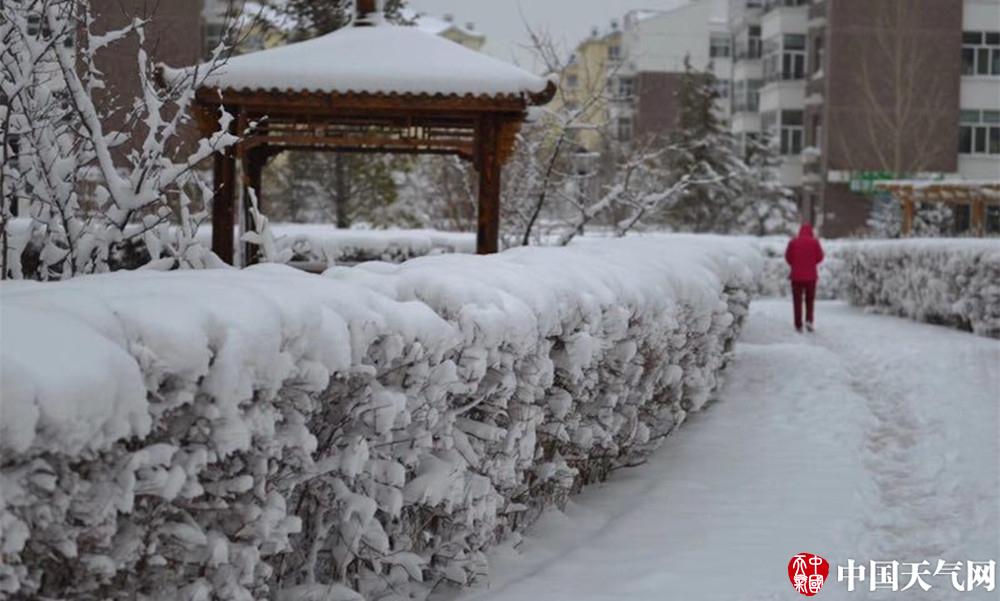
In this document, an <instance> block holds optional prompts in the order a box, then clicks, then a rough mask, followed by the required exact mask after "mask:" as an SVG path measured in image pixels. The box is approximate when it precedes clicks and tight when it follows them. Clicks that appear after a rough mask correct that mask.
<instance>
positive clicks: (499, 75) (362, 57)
mask: <svg viewBox="0 0 1000 601" xmlns="http://www.w3.org/2000/svg"><path fill="white" fill-rule="evenodd" d="M184 73H185V70H179V69H170V68H165V69H164V72H163V75H164V78H165V80H166V81H168V82H169V81H171V80H174V79H176V78H178V77H180V76H181V75H183V74H184ZM203 85H204V86H207V87H214V88H220V89H233V90H260V91H278V92H288V91H291V92H318V93H339V94H349V93H356V94H361V93H367V94H390V95H391V94H401V95H405V94H414V95H435V96H436V95H444V96H449V95H456V96H470V95H471V96H531V95H536V94H541V93H543V92H544V91H545V90H546V88H547V87H548V86H549V85H550V82H549V80H548V79H545V78H543V77H539V76H537V75H534V74H533V73H530V72H528V71H525V70H523V69H520V68H518V67H515V66H514V65H511V64H508V63H505V62H503V61H500V60H497V59H495V58H492V57H490V56H487V55H484V54H481V53H479V52H476V51H474V50H470V49H468V48H465V47H464V46H462V45H460V44H456V43H454V42H452V41H449V40H447V39H444V38H442V37H439V36H437V35H435V34H433V33H430V32H428V31H425V30H424V29H422V28H420V27H401V26H396V25H388V24H379V25H377V26H374V27H345V28H343V29H340V30H337V31H335V32H333V33H330V34H327V35H324V36H320V37H317V38H314V39H312V40H307V41H304V42H298V43H295V44H288V45H286V46H279V47H276V48H270V49H267V50H261V51H259V52H253V53H250V54H244V55H242V56H237V57H233V58H232V59H230V60H229V62H228V63H226V64H225V65H224V66H223V67H221V68H220V69H218V70H217V71H216V72H215V73H213V74H212V75H210V76H209V77H208V78H206V81H205V82H204V84H203Z"/></svg>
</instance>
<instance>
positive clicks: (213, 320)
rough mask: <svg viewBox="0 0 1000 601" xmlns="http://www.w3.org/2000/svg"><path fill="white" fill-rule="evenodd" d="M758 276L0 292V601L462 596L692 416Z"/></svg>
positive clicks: (719, 270) (643, 252)
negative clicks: (500, 547)
mask: <svg viewBox="0 0 1000 601" xmlns="http://www.w3.org/2000/svg"><path fill="white" fill-rule="evenodd" d="M759 263H760V257H759V255H758V254H757V253H756V252H755V250H754V249H753V248H752V247H751V246H749V245H747V244H745V243H742V242H739V241H735V240H726V239H722V238H715V237H684V236H677V237H668V238H662V237H661V238H657V239H645V240H644V239H636V240H623V241H615V242H608V243H606V244H601V245H580V246H579V247H574V248H565V249H519V250H516V251H511V252H507V253H504V254H502V255H498V256H493V257H488V258H483V257H474V256H437V257H426V258H423V259H418V260H414V261H410V262H408V263H406V264H403V265H389V264H384V263H372V264H365V265H362V266H360V267H357V268H336V269H333V270H331V271H330V272H329V273H328V274H327V277H319V276H310V275H306V274H302V273H300V272H297V271H295V270H292V269H290V268H286V267H279V266H259V267H256V268H252V269H248V270H244V271H235V270H215V271H211V272H171V273H152V272H137V273H119V274H113V275H105V276H93V277H84V278H78V279H75V280H72V281H69V282H66V283H59V284H37V283H31V282H16V283H5V284H4V285H3V287H0V301H2V308H3V310H2V311H0V318H2V320H3V321H2V328H3V336H2V341H3V345H2V354H0V368H2V370H3V371H2V381H3V385H4V389H3V397H2V399H3V400H2V405H0V411H2V413H3V420H2V423H3V431H2V432H0V434H2V443H0V453H2V465H3V466H4V467H3V469H2V472H0V478H2V481H0V507H2V511H0V526H2V527H0V597H3V596H4V595H7V594H10V593H14V592H18V593H20V594H21V595H27V596H50V597H60V598H65V597H80V596H93V597H100V598H129V599H131V598H136V597H137V596H143V597H144V598H148V599H171V600H201V599H205V600H207V599H210V598H213V599H234V600H236V599H239V600H244V599H246V600H249V599H253V598H263V597H267V596H268V595H273V596H274V598H281V599H324V600H326V599H330V598H333V599H355V598H357V595H356V593H360V594H363V595H365V596H366V597H367V598H379V599H404V598H407V599H409V598H411V597H409V596H408V595H410V594H413V595H416V596H418V597H419V596H422V595H423V594H425V593H426V592H428V591H430V590H431V589H433V588H434V587H435V586H436V585H438V584H440V583H441V582H454V583H465V582H467V581H468V580H469V579H470V578H473V577H475V576H476V575H478V574H481V573H482V572H483V571H484V570H485V566H484V555H483V550H484V549H486V548H487V547H489V546H490V545H491V544H493V543H494V542H495V541H496V539H497V537H498V536H499V535H501V534H502V533H504V532H507V531H510V530H512V529H516V528H518V527H520V526H522V525H524V524H526V523H527V522H529V521H530V520H531V519H532V518H533V516H535V515H537V513H538V512H539V511H540V510H541V508H542V507H544V506H545V505H546V504H551V503H553V502H556V501H559V500H561V499H563V498H564V497H565V496H566V495H567V494H568V493H569V492H571V491H572V490H573V489H575V488H576V487H578V486H579V485H581V484H583V483H585V482H587V481H590V480H593V479H595V478H599V477H601V476H602V475H603V474H604V473H606V472H607V470H609V469H611V468H613V467H615V466H617V465H621V464H622V463H623V462H630V461H634V460H635V459H636V458H638V457H640V456H642V455H644V454H646V453H648V452H649V451H650V450H651V449H652V448H654V447H655V446H656V445H657V443H658V442H659V440H660V439H661V438H662V437H663V436H664V435H665V434H667V433H669V432H670V431H671V430H672V429H673V428H675V427H676V426H677V425H679V424H680V423H681V422H683V421H684V418H685V416H686V415H687V414H688V413H689V412H690V411H695V410H697V409H699V408H700V407H701V406H702V405H703V404H704V403H705V401H706V400H707V399H708V398H709V396H710V395H711V393H712V391H713V389H715V387H716V385H717V374H718V371H719V370H720V369H721V368H722V366H723V365H724V363H725V361H726V360H727V357H728V354H729V351H730V348H731V346H732V343H733V340H734V338H735V336H736V335H737V333H738V331H739V329H740V325H741V324H742V322H743V319H744V316H745V314H746V308H747V304H748V302H749V295H750V291H751V288H752V286H753V277H754V271H755V270H757V269H758V268H759ZM42 574H45V579H44V581H43V580H42Z"/></svg>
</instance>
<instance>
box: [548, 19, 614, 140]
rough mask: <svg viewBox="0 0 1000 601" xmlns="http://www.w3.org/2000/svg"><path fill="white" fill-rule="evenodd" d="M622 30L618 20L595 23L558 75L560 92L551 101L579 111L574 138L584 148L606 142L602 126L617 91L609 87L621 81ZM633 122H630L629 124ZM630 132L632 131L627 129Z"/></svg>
mask: <svg viewBox="0 0 1000 601" xmlns="http://www.w3.org/2000/svg"><path fill="white" fill-rule="evenodd" d="M621 46H622V31H621V27H620V25H619V22H618V21H617V20H615V21H612V22H611V23H610V25H609V27H608V28H607V29H605V30H602V29H601V28H599V27H594V28H593V29H592V30H591V32H590V35H589V36H588V37H587V38H586V39H584V40H583V41H582V42H580V43H579V44H578V45H577V47H576V50H575V51H574V52H573V54H572V55H571V56H570V57H569V60H568V61H567V64H566V66H565V68H564V69H563V71H562V73H561V74H560V78H559V93H558V94H557V95H556V97H555V99H553V101H552V105H551V106H552V108H553V110H558V109H559V108H561V107H565V108H566V109H568V110H571V111H580V116H579V118H578V119H577V123H576V131H575V140H574V141H575V142H576V143H577V144H578V145H579V146H580V149H581V151H587V152H599V151H600V149H601V146H602V144H603V139H602V129H603V128H604V125H605V124H606V123H607V120H608V115H609V109H608V100H609V97H610V96H613V95H615V94H616V92H615V90H613V89H612V90H609V89H608V82H609V81H613V82H614V83H613V86H612V87H614V86H617V85H620V84H621V81H620V80H619V79H617V78H616V76H617V75H618V71H619V70H620V69H621V66H622V51H621V50H622V48H621ZM628 125H629V126H631V123H629V124H628ZM625 133H626V135H628V136H630V135H631V132H630V131H626V132H625Z"/></svg>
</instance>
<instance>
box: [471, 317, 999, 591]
mask: <svg viewBox="0 0 1000 601" xmlns="http://www.w3.org/2000/svg"><path fill="white" fill-rule="evenodd" d="M817 309H818V317H817V319H818V325H819V331H818V332H817V333H816V334H814V335H799V334H795V333H794V332H793V331H792V329H791V325H790V321H791V319H790V315H789V313H790V311H791V309H790V307H788V306H787V305H786V301H777V300H768V301H759V302H755V303H754V305H753V307H752V315H751V319H750V322H749V324H748V327H747V330H746V331H745V333H744V335H743V338H742V340H741V343H740V344H739V345H738V354H737V359H736V361H735V362H734V363H733V364H732V365H731V366H730V368H729V371H728V373H727V376H726V377H727V381H728V382H729V385H728V386H727V387H726V388H725V389H724V390H723V391H722V394H721V400H720V401H719V402H717V403H716V404H715V405H714V406H712V407H710V408H708V409H707V410H706V411H705V412H704V413H702V414H698V415H696V416H694V418H693V419H692V420H691V422H690V423H688V424H686V425H685V427H684V428H681V430H680V431H679V432H678V433H677V434H676V435H675V436H673V437H671V438H670V439H668V441H667V442H666V444H665V445H664V447H663V448H662V449H661V450H660V451H659V452H658V453H657V454H656V455H655V456H654V457H653V458H652V459H651V460H650V461H649V463H648V464H646V465H643V466H640V467H638V468H634V469H631V470H628V471H623V472H619V473H618V474H616V475H615V476H614V477H613V478H612V479H611V481H609V482H608V483H607V484H605V485H602V486H597V487H593V488H591V489H588V490H587V491H585V492H584V493H583V494H582V495H580V496H579V497H577V498H576V499H575V502H574V503H573V504H572V505H571V506H570V507H569V508H568V509H567V511H566V513H565V514H563V513H558V512H551V513H549V514H547V515H546V516H544V517H543V518H542V519H541V520H540V521H539V522H538V523H537V524H536V525H535V526H534V527H533V528H532V529H531V530H529V532H528V533H527V535H526V536H525V537H524V539H523V541H522V543H521V544H520V545H518V546H517V550H516V551H515V550H513V549H512V548H511V545H506V546H503V547H501V548H500V549H499V550H498V551H497V552H496V553H494V554H493V556H492V558H491V564H492V571H493V574H492V577H491V583H490V586H489V588H488V589H479V590H474V591H471V592H468V593H465V594H464V595H460V599H461V601H524V600H529V599H530V600H532V601H598V600H600V601H628V600H635V601H654V600H655V601H661V600H666V601H673V600H676V601H711V600H720V601H721V600H725V601H740V600H746V601H765V600H766V601H776V600H784V599H794V598H801V597H800V596H799V595H798V594H796V593H795V592H794V591H793V590H792V589H791V586H790V584H789V582H788V579H787V576H786V565H787V563H788V561H789V559H790V558H791V556H792V555H794V554H795V553H798V552H811V553H816V554H819V555H822V556H824V557H825V558H826V559H828V560H829V561H830V563H831V566H833V567H832V569H831V578H830V581H828V583H827V585H826V587H825V588H824V590H823V591H822V592H821V593H820V596H819V597H818V598H821V599H855V598H857V599H882V598H886V599H897V598H898V599H933V600H941V599H952V598H955V599H996V597H995V596H994V595H996V594H997V593H996V592H993V593H987V592H984V591H981V590H980V591H977V592H974V593H958V592H956V591H955V590H954V588H953V587H952V585H951V581H950V579H949V577H947V576H937V577H935V576H929V577H925V578H924V580H925V581H926V582H927V583H928V584H930V585H931V586H932V588H931V589H930V591H928V592H926V593H923V592H921V591H918V590H917V591H916V592H915V589H911V590H909V591H906V592H896V593H892V592H885V593H883V592H877V593H871V592H868V586H867V585H868V582H867V581H866V582H865V583H864V584H862V585H859V587H860V588H862V590H860V591H856V592H854V593H848V592H847V588H846V583H838V582H837V581H836V577H835V576H836V571H837V570H836V566H837V565H838V564H839V565H845V564H846V560H847V559H848V558H852V559H855V560H856V561H858V562H863V563H865V564H867V562H868V561H869V560H898V561H900V562H920V561H923V560H927V561H929V562H930V564H931V565H930V570H931V571H932V573H933V570H934V569H935V567H936V565H937V560H938V559H945V560H947V561H966V560H988V559H994V560H1000V519H998V518H1000V516H998V514H1000V482H998V477H1000V476H998V471H1000V468H998V462H1000V449H998V440H997V439H998V433H1000V418H998V403H1000V379H998V378H1000V372H998V370H997V367H998V366H1000V342H998V341H996V340H989V339H984V338H979V337H976V336H973V335H971V334H965V333H961V332H955V331H951V330H949V329H946V328H941V327H935V326H929V325H922V324H917V323H914V322H911V321H907V320H904V319H898V318H892V317H882V316H875V315H866V314H864V313H862V312H861V311H860V310H858V309H854V308H851V307H848V306H847V305H845V304H842V303H834V302H830V303H821V304H820V305H819V306H818V308H817ZM901 570H902V571H904V573H905V574H906V576H905V577H903V576H901V579H902V580H903V582H902V584H901V585H900V586H905V585H906V584H907V582H908V580H909V577H908V574H909V570H908V569H907V568H901Z"/></svg>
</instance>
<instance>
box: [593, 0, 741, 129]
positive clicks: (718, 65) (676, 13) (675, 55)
mask: <svg viewBox="0 0 1000 601" xmlns="http://www.w3.org/2000/svg"><path fill="white" fill-rule="evenodd" d="M727 11H728V0H692V1H691V2H688V3H686V4H682V5H680V6H678V7H676V8H674V9H672V10H665V11H642V10H640V11H631V12H629V13H628V14H626V16H625V19H624V25H623V31H622V44H621V58H622V61H623V63H622V67H621V68H620V69H619V71H618V73H617V79H616V81H614V82H613V83H612V89H611V90H610V92H611V97H612V102H611V105H610V116H611V119H612V120H613V122H614V123H616V124H617V125H618V132H619V137H620V138H621V139H623V140H628V139H631V138H632V137H633V136H634V135H635V134H636V133H641V134H643V135H662V134H666V133H669V132H670V131H672V130H673V129H674V128H675V127H676V124H677V117H678V113H679V109H680V107H679V106H678V102H677V96H676V93H677V90H678V89H679V88H680V78H681V76H682V75H683V74H684V62H685V59H690V61H691V64H692V66H693V67H695V68H696V69H711V70H712V71H713V72H714V73H715V75H716V77H717V78H718V82H719V95H720V101H719V106H718V110H719V115H720V116H721V117H722V118H723V119H728V118H729V111H730V73H731V71H732V40H731V36H730V33H729V29H728V23H727Z"/></svg>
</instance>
